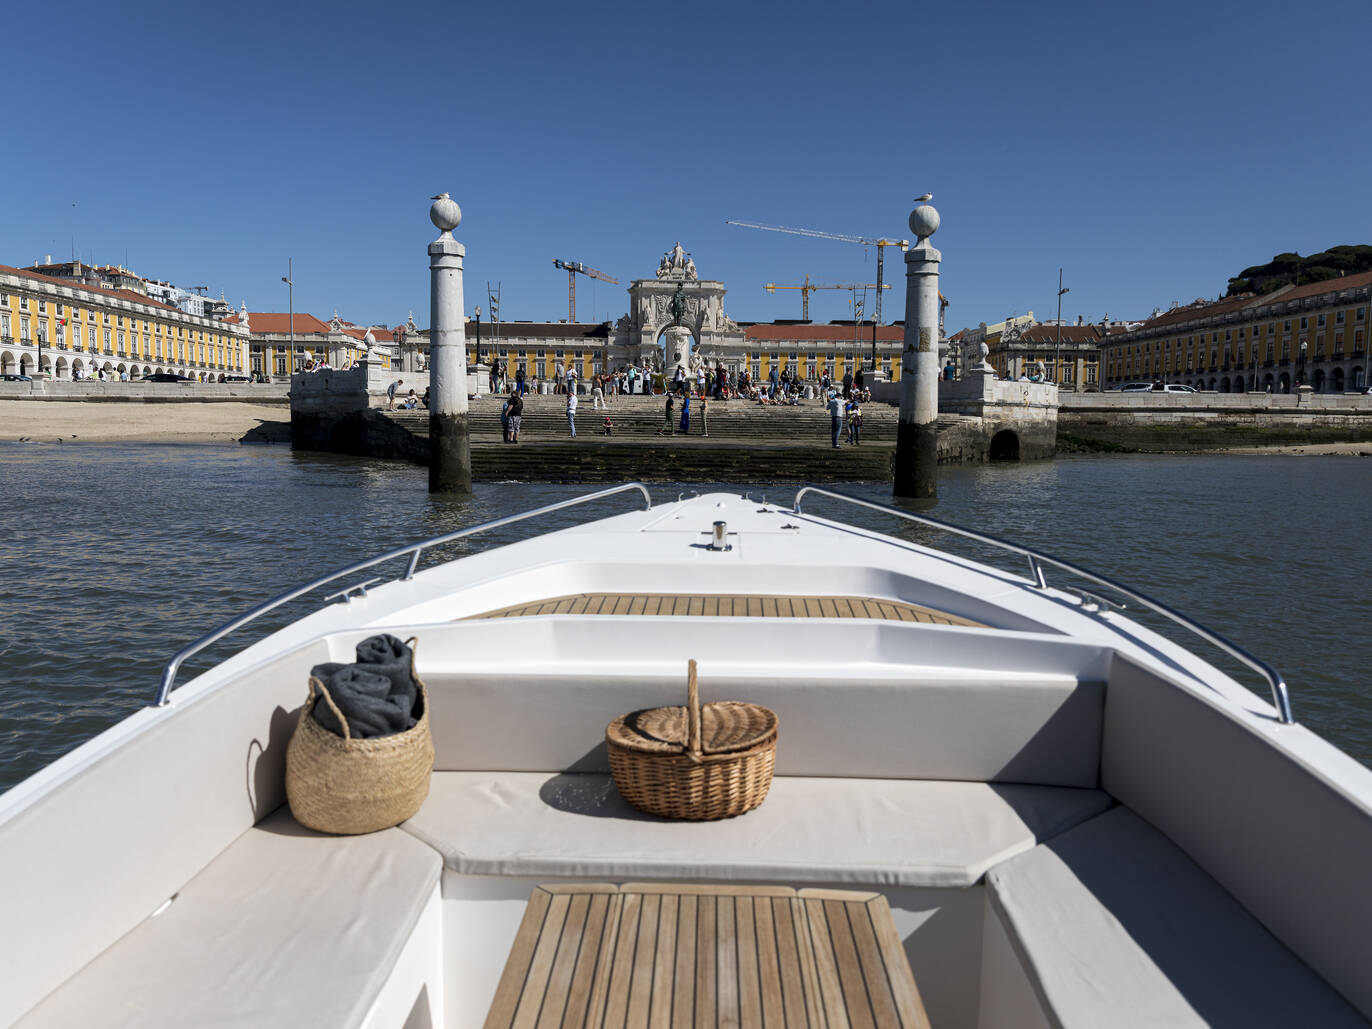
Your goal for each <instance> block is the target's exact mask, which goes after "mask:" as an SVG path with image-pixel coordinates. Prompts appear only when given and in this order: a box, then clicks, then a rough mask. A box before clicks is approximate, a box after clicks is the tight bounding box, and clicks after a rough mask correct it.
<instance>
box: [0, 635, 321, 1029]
mask: <svg viewBox="0 0 1372 1029" xmlns="http://www.w3.org/2000/svg"><path fill="white" fill-rule="evenodd" d="M327 657H328V652H327V648H326V646H325V644H324V643H323V642H322V641H320V642H317V643H314V644H311V645H310V646H309V647H306V648H304V649H302V650H299V651H296V652H295V653H294V654H291V655H289V656H287V657H284V658H278V659H277V660H275V661H273V662H272V663H270V664H268V665H265V666H263V667H261V668H258V669H255V670H252V671H249V672H247V673H245V674H244V675H243V676H242V677H241V678H240V679H239V680H238V681H234V682H229V683H225V684H224V685H223V686H222V687H220V688H217V689H215V690H213V691H212V692H206V693H204V694H203V695H199V696H194V695H193V691H191V690H187V691H186V692H184V693H178V694H176V695H174V696H175V698H176V699H175V700H174V703H173V705H172V707H170V708H163V709H160V710H156V711H151V710H145V711H142V712H139V713H138V714H136V715H134V716H133V718H132V719H130V720H129V722H126V723H121V725H120V726H116V727H115V728H114V729H111V730H108V732H107V733H106V734H103V735H102V736H101V737H97V738H96V739H94V740H92V741H90V743H88V744H86V745H85V747H86V748H87V751H86V752H87V753H95V754H97V755H99V751H100V748H101V747H102V744H104V743H105V742H106V740H107V738H113V737H115V736H116V735H128V736H129V738H128V739H126V740H125V741H124V742H123V743H122V745H120V746H118V747H115V748H114V749H112V750H110V751H109V752H108V753H104V754H103V755H99V756H95V757H94V758H93V759H92V760H90V761H89V763H88V764H86V765H85V766H84V767H79V768H78V769H77V770H76V771H74V772H73V773H72V774H70V775H69V776H68V777H67V778H66V779H65V780H64V781H61V782H59V783H58V785H56V786H55V788H53V789H52V790H51V791H50V792H49V793H47V794H46V795H44V796H42V797H41V798H40V799H38V800H37V801H36V802H34V803H33V804H31V805H29V806H28V807H27V808H25V809H23V810H22V811H20V812H19V813H18V814H17V815H15V816H14V817H12V818H10V819H7V820H6V821H4V822H3V823H0V911H3V912H4V923H5V931H4V932H0V1025H9V1024H10V1023H11V1022H13V1021H15V1020H16V1019H18V1017H19V1016H20V1015H22V1014H23V1013H24V1012H25V1011H27V1010H28V1009H29V1008H30V1007H32V1006H33V1005H34V1004H36V1003H37V1002H38V1001H39V1000H41V999H42V998H43V997H44V996H45V995H46V994H47V993H49V992H50V991H51V990H53V989H54V988H55V987H57V986H58V985H59V984H60V983H62V982H63V981H64V980H65V979H67V978H68V977H69V976H71V975H72V974H74V973H75V972H76V971H78V970H79V969H80V968H81V967H82V966H83V965H85V964H86V963H87V962H88V961H90V960H91V959H92V958H94V957H95V956H96V955H97V954H99V953H100V952H101V951H103V950H104V949H105V948H106V947H108V946H109V945H110V944H112V943H113V942H114V941H115V940H117V939H119V937H121V936H123V935H124V934H125V933H127V932H128V931H129V930H130V929H132V928H133V927H134V926H135V925H137V924H138V923H139V922H140V921H141V920H143V919H144V918H146V917H147V916H148V915H150V914H151V913H152V912H153V911H154V910H155V909H156V908H157V907H158V906H159V905H160V904H161V903H162V902H163V901H165V900H166V899H167V898H168V897H170V896H171V895H172V894H173V893H174V892H175V891H176V890H177V889H178V888H180V887H181V886H182V885H183V884H184V883H185V882H187V881H188V880H189V879H190V878H191V877H192V876H194V875H195V874H196V873H198V872H199V871H200V870H201V869H202V868H204V867H205V866H206V865H207V864H209V862H210V861H211V860H213V859H214V858H215V857H216V856H217V855H218V854H219V853H220V852H221V851H222V850H224V848H225V847H227V846H228V845H229V844H230V843H232V842H233V841H234V840H235V839H237V838H238V837H239V836H240V835H242V833H243V832H245V831H246V830H247V829H249V828H251V827H252V825H253V824H254V823H256V822H257V821H258V820H259V819H260V818H262V817H265V816H266V815H267V814H268V813H270V812H271V811H273V810H275V809H276V808H279V807H280V806H281V805H282V804H283V803H284V802H285V789H284V777H285V751H286V744H287V743H288V742H289V740H290V736H291V733H292V732H293V731H294V728H295V716H294V714H293V709H298V708H299V706H300V704H301V703H302V702H303V701H304V699H305V694H306V689H307V681H308V673H309V668H310V665H311V664H313V663H315V662H317V661H323V660H326V659H327ZM131 729H133V730H134V732H133V733H132V734H130V730H131ZM82 756H83V752H82V751H79V750H78V751H76V752H74V753H73V754H72V755H69V757H70V758H72V759H77V758H81V757H82ZM58 770H59V769H57V768H54V769H53V770H52V771H58Z"/></svg>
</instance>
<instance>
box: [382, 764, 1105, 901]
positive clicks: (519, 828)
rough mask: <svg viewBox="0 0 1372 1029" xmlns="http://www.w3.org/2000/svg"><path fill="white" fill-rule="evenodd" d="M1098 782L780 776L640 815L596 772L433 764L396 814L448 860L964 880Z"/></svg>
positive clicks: (786, 876) (660, 874) (583, 873)
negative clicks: (718, 806) (673, 810)
mask: <svg viewBox="0 0 1372 1029" xmlns="http://www.w3.org/2000/svg"><path fill="white" fill-rule="evenodd" d="M1111 803H1112V802H1111V800H1110V798H1109V797H1108V796H1107V795H1106V794H1104V793H1102V792H1101V791H1099V790H1092V789H1076V788H1071V787H1060V786H1024V785H1014V784H1002V783H989V784H988V783H978V782H944V781H924V780H907V779H840V778H806V777H798V776H779V777H777V778H776V779H775V780H774V781H773V784H772V789H771V792H770V794H769V795H768V797H767V800H766V801H765V802H763V804H762V806H761V807H759V808H757V809H756V810H753V811H750V812H748V813H747V814H745V815H742V816H740V817H738V818H729V819H723V820H721V821H716V822H673V821H666V820H664V819H660V818H654V817H651V816H649V815H644V814H641V813H639V812H638V811H635V810H634V809H633V808H631V807H629V806H628V805H627V804H626V803H625V802H624V800H623V799H622V798H621V797H620V795H619V792H618V791H617V790H616V789H615V787H614V784H613V782H612V780H611V779H610V777H609V776H607V775H602V774H593V773H585V774H554V773H548V772H437V773H435V774H434V777H433V785H432V787H431V789H430V791H429V798H428V800H427V801H426V802H425V804H424V806H423V808H421V809H420V811H419V813H418V814H416V815H415V816H414V817H413V818H411V819H410V820H409V821H408V822H406V823H405V824H404V825H403V826H402V828H404V829H405V830H407V831H408V832H411V833H413V834H414V835H415V836H416V837H418V838H419V839H420V840H422V841H424V842H425V843H427V844H428V845H430V846H431V847H433V848H434V849H435V850H437V851H438V852H439V853H440V854H442V855H443V860H444V863H445V864H446V866H447V867H448V868H449V869H450V870H452V871H454V872H457V873H459V874H468V875H502V876H538V877H576V878H593V879H602V880H603V879H614V880H619V879H673V880H679V879H692V880H731V881H773V882H783V883H791V884H794V883H830V884H839V883H855V884H865V885H869V886H870V885H887V886H933V887H954V888H956V887H964V886H970V885H972V884H974V883H976V882H978V881H979V880H980V879H981V877H982V876H983V874H985V872H986V870H987V869H988V868H990V867H991V866H993V865H995V864H996V863H998V862H1000V861H1004V860H1005V859H1006V858H1008V857H1011V856H1013V855H1015V854H1018V853H1021V852H1024V851H1027V850H1029V849H1031V848H1032V847H1034V846H1035V845H1036V844H1037V843H1038V842H1040V841H1042V840H1046V839H1051V838H1052V837H1054V836H1056V835H1058V834H1059V833H1061V832H1063V831H1065V830H1067V829H1069V828H1071V827H1072V826H1074V825H1077V824H1078V823H1080V822H1083V821H1085V820H1086V819H1088V818H1090V817H1092V816H1093V815H1096V814H1099V813H1100V812H1101V811H1104V810H1105V809H1106V808H1108V807H1109V806H1110V804H1111Z"/></svg>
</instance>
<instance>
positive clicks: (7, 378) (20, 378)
mask: <svg viewBox="0 0 1372 1029" xmlns="http://www.w3.org/2000/svg"><path fill="white" fill-rule="evenodd" d="M32 381H33V379H31V378H30V377H29V376H27V375H14V374H5V375H0V382H32Z"/></svg>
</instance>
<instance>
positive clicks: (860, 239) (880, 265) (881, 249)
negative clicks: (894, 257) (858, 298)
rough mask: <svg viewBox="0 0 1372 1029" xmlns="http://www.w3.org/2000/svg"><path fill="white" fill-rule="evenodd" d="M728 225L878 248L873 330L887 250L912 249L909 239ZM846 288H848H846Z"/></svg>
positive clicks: (878, 312)
mask: <svg viewBox="0 0 1372 1029" xmlns="http://www.w3.org/2000/svg"><path fill="white" fill-rule="evenodd" d="M725 224H726V225H738V226H741V227H743V228H745V229H766V230H767V231H768V232H786V233H789V234H791V235H792V236H809V237H810V238H811V239H836V240H838V241H839V242H840V243H859V244H861V245H862V246H865V247H876V248H877V286H876V290H877V310H876V319H875V321H874V322H873V328H874V329H875V328H876V326H877V325H880V324H881V291H882V289H883V288H885V287H884V286H883V285H882V278H883V272H884V271H885V263H886V248H887V247H900V249H901V250H909V249H910V241H909V240H908V239H887V238H886V237H885V236H883V237H881V238H880V239H869V238H868V237H866V236H844V235H841V234H839V233H837V232H820V231H819V230H818V229H793V228H791V227H790V226H787V225H763V224H761V223H760V222H739V221H728V222H725ZM845 288H846V287H845Z"/></svg>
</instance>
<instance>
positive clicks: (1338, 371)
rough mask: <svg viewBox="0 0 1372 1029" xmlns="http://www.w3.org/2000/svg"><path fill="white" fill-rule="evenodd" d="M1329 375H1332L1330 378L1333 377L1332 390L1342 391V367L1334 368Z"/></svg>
mask: <svg viewBox="0 0 1372 1029" xmlns="http://www.w3.org/2000/svg"><path fill="white" fill-rule="evenodd" d="M1331 376H1332V378H1333V380H1334V392H1335V393H1342V392H1343V369H1342V368H1335V369H1334V371H1333V372H1332V373H1331Z"/></svg>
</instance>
